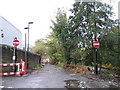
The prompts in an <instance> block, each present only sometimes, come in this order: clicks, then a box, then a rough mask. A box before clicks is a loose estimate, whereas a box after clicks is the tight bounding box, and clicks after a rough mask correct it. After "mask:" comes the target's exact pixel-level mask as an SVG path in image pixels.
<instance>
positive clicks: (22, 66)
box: [0, 61, 26, 76]
mask: <svg viewBox="0 0 120 90" xmlns="http://www.w3.org/2000/svg"><path fill="white" fill-rule="evenodd" d="M0 66H2V67H8V66H17V71H16V72H2V73H0V76H5V75H23V74H26V65H25V62H24V61H21V62H20V63H8V64H0Z"/></svg>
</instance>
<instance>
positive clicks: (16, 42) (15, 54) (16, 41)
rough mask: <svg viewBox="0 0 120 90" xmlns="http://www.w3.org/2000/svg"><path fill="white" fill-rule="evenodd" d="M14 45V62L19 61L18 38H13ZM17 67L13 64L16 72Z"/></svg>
mask: <svg viewBox="0 0 120 90" xmlns="http://www.w3.org/2000/svg"><path fill="white" fill-rule="evenodd" d="M13 45H14V51H13V63H16V62H17V46H18V45H19V41H18V40H17V38H15V39H14V40H13ZM16 70H17V67H16V66H13V71H14V72H16Z"/></svg>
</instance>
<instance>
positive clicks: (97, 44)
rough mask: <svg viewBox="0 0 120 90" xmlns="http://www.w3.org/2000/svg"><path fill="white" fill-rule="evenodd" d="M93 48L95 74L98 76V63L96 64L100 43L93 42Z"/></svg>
mask: <svg viewBox="0 0 120 90" xmlns="http://www.w3.org/2000/svg"><path fill="white" fill-rule="evenodd" d="M93 46H94V48H95V53H96V60H95V74H96V75H97V74H98V63H97V51H98V48H99V46H100V43H99V42H98V41H94V42H93Z"/></svg>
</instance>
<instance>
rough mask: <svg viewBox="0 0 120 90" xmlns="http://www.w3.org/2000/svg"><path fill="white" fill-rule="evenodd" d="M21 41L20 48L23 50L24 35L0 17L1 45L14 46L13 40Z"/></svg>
mask: <svg viewBox="0 0 120 90" xmlns="http://www.w3.org/2000/svg"><path fill="white" fill-rule="evenodd" d="M15 38H17V39H18V40H19V42H20V43H19V46H18V48H20V49H22V33H21V32H20V31H19V30H18V29H17V28H16V27H15V26H14V25H12V24H11V23H10V22H9V21H7V20H6V19H5V18H3V17H1V16H0V44H5V45H10V46H13V40H14V39H15Z"/></svg>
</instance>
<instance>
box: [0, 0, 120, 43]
mask: <svg viewBox="0 0 120 90" xmlns="http://www.w3.org/2000/svg"><path fill="white" fill-rule="evenodd" d="M105 1H108V0H105ZM117 1H119V0H113V1H112V5H113V6H114V12H117V11H118V9H117V6H118V5H117ZM73 2H74V0H0V16H3V17H4V18H5V19H7V20H8V21H9V22H11V23H12V24H13V25H14V26H15V27H17V28H18V29H19V30H20V31H21V32H22V34H23V35H22V37H23V44H24V33H25V30H24V28H25V27H27V25H28V22H29V21H32V22H34V23H33V24H31V25H30V44H31V45H34V42H35V41H36V40H37V39H40V38H45V37H46V36H47V35H48V34H49V33H50V31H51V30H50V28H49V27H50V25H51V19H53V18H54V17H55V15H56V11H57V8H61V7H64V8H65V9H66V10H68V9H70V8H71V7H72V4H73ZM116 17H117V13H116Z"/></svg>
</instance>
